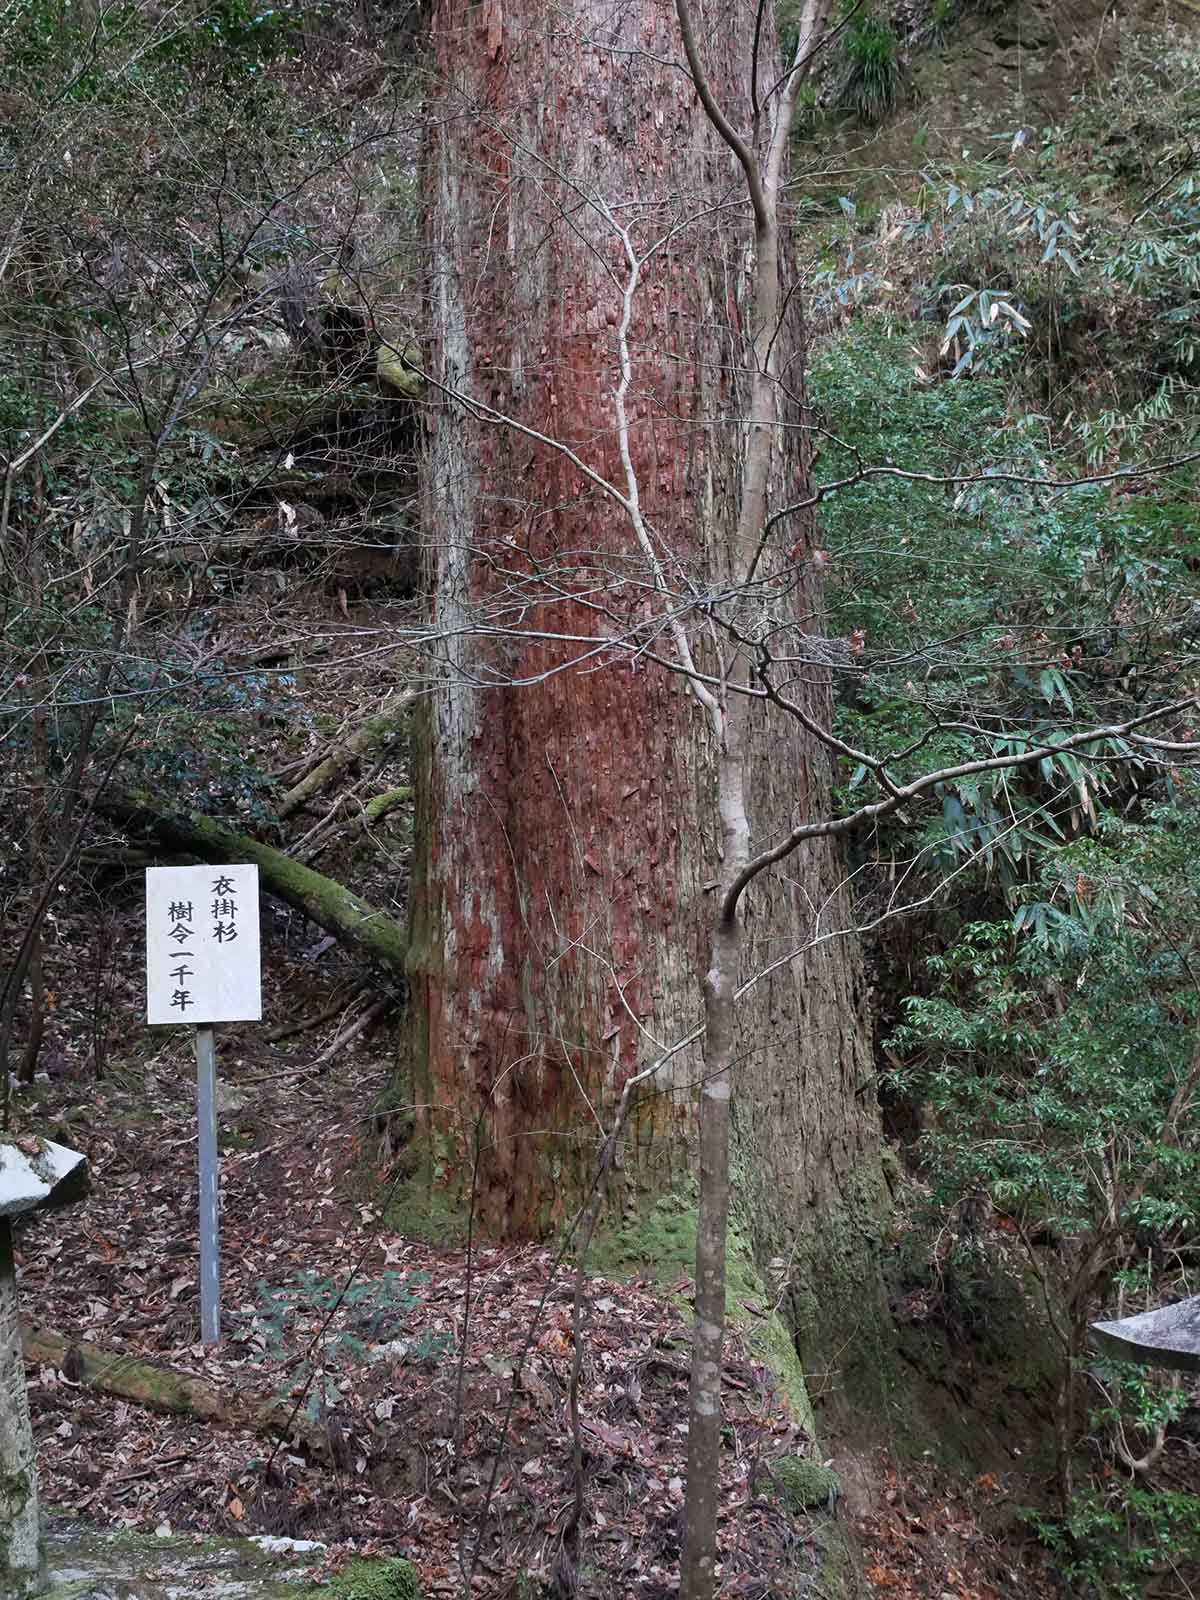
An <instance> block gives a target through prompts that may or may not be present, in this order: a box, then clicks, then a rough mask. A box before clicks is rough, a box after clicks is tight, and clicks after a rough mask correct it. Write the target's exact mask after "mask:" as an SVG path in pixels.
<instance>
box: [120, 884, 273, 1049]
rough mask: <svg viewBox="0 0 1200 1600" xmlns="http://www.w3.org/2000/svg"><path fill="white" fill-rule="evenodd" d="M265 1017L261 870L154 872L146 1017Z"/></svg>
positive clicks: (181, 1019) (148, 889)
mask: <svg viewBox="0 0 1200 1600" xmlns="http://www.w3.org/2000/svg"><path fill="white" fill-rule="evenodd" d="M261 1016H262V972H261V967H260V963H259V947H258V868H257V867H244V866H238V867H148V868H147V869H146V1020H147V1022H151V1023H161V1022H173V1023H177V1024H178V1023H181V1022H182V1023H187V1024H189V1025H192V1024H196V1023H206V1022H257V1021H258V1020H259V1018H260V1017H261Z"/></svg>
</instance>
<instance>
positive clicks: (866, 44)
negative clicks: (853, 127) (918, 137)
mask: <svg viewBox="0 0 1200 1600" xmlns="http://www.w3.org/2000/svg"><path fill="white" fill-rule="evenodd" d="M842 51H843V56H844V60H845V72H844V76H843V79H842V85H841V91H840V94H839V104H840V105H841V106H842V107H843V108H844V109H845V110H847V111H851V112H853V113H854V115H855V116H856V117H858V119H859V120H860V121H861V122H880V121H882V119H883V118H884V117H885V116H887V114H888V112H889V111H891V109H892V107H893V106H894V105H895V104H896V102H897V100H898V99H899V98H900V89H901V85H902V83H903V78H904V74H903V69H902V67H901V65H900V42H899V40H898V39H897V38H896V35H895V34H894V33H893V32H892V30H891V28H890V27H889V26H888V24H887V23H886V22H882V21H881V20H880V19H879V18H878V17H877V16H876V15H875V14H874V13H873V12H870V11H868V12H865V13H862V14H861V15H859V16H857V17H856V18H855V20H854V21H853V22H852V23H851V24H850V26H849V27H848V28H847V29H846V32H845V34H844V35H843V42H842Z"/></svg>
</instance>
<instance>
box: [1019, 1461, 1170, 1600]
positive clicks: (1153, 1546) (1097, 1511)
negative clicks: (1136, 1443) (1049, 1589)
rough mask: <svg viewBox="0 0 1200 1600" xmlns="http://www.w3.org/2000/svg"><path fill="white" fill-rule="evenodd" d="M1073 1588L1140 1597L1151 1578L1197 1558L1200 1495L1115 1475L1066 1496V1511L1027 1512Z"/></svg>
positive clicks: (1111, 1598)
mask: <svg viewBox="0 0 1200 1600" xmlns="http://www.w3.org/2000/svg"><path fill="white" fill-rule="evenodd" d="M1027 1520H1028V1522H1029V1523H1030V1524H1031V1525H1032V1527H1033V1528H1034V1530H1035V1531H1036V1533H1037V1534H1038V1537H1039V1538H1040V1539H1041V1540H1042V1541H1043V1543H1044V1544H1045V1545H1046V1547H1047V1549H1048V1550H1049V1551H1050V1554H1051V1557H1052V1559H1053V1561H1054V1564H1055V1566H1056V1567H1057V1568H1058V1570H1059V1572H1060V1573H1061V1575H1062V1577H1063V1578H1064V1579H1065V1580H1066V1581H1067V1582H1068V1583H1070V1584H1071V1585H1072V1587H1073V1591H1074V1592H1075V1593H1077V1594H1083V1595H1094V1596H1097V1597H1100V1600H1117V1597H1119V1600H1141V1597H1142V1596H1143V1595H1145V1594H1146V1593H1147V1592H1148V1590H1147V1583H1148V1582H1149V1581H1150V1580H1151V1579H1153V1578H1154V1577H1156V1576H1157V1577H1160V1578H1161V1577H1162V1576H1163V1575H1164V1574H1168V1573H1178V1572H1179V1571H1180V1570H1181V1569H1185V1568H1186V1567H1188V1566H1189V1565H1193V1564H1194V1563H1195V1562H1196V1561H1197V1560H1200V1496H1197V1495H1193V1494H1186V1493H1180V1492H1178V1491H1163V1490H1152V1489H1147V1488H1144V1487H1143V1486H1142V1485H1140V1484H1139V1483H1137V1482H1136V1481H1130V1480H1129V1479H1128V1478H1123V1477H1115V1478H1113V1479H1111V1480H1110V1481H1109V1483H1108V1484H1107V1486H1106V1487H1105V1488H1104V1489H1103V1490H1101V1489H1099V1488H1096V1487H1094V1486H1089V1487H1088V1488H1086V1489H1081V1490H1079V1491H1077V1492H1076V1494H1075V1495H1074V1496H1073V1498H1072V1501H1071V1505H1070V1507H1069V1509H1068V1511H1067V1513H1066V1514H1065V1515H1064V1516H1062V1517H1051V1516H1047V1515H1045V1514H1042V1513H1033V1512H1030V1513H1027Z"/></svg>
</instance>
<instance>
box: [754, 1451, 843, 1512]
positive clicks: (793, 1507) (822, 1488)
mask: <svg viewBox="0 0 1200 1600" xmlns="http://www.w3.org/2000/svg"><path fill="white" fill-rule="evenodd" d="M771 1477H772V1479H773V1480H774V1484H775V1492H776V1496H777V1498H778V1499H779V1502H780V1504H781V1505H784V1506H786V1507H787V1509H788V1510H789V1511H790V1512H792V1514H793V1515H794V1516H801V1515H803V1513H804V1512H806V1511H817V1510H821V1509H824V1510H832V1509H833V1506H834V1504H835V1503H836V1501H837V1497H838V1495H839V1494H841V1492H842V1480H841V1479H840V1478H839V1477H838V1475H837V1473H836V1472H834V1471H833V1470H832V1468H830V1467H822V1466H820V1465H819V1464H818V1463H817V1462H815V1461H807V1460H805V1458H804V1457H803V1456H784V1458H783V1460H782V1461H777V1462H776V1463H775V1465H774V1466H773V1467H772V1468H771Z"/></svg>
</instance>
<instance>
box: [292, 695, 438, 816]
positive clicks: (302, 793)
mask: <svg viewBox="0 0 1200 1600" xmlns="http://www.w3.org/2000/svg"><path fill="white" fill-rule="evenodd" d="M413 698H414V696H413V693H412V691H411V690H409V689H403V690H399V691H398V692H397V693H396V694H393V695H389V696H388V698H387V699H386V700H385V701H384V702H383V705H382V706H381V707H380V708H379V710H378V711H376V712H375V714H374V715H373V716H370V717H368V718H367V719H366V721H365V722H362V723H360V724H359V726H358V727H357V728H356V729H355V730H354V732H353V733H352V734H351V735H350V736H349V738H348V739H346V740H345V741H344V742H343V743H342V744H340V745H338V746H337V748H336V749H335V750H333V751H331V752H330V754H329V755H327V756H326V757H325V759H324V761H322V762H321V763H320V764H319V765H318V766H316V767H314V768H313V770H312V771H311V772H310V773H309V774H308V775H307V777H304V778H301V780H300V782H299V783H298V784H296V785H295V787H294V788H291V789H289V790H288V792H287V794H285V795H284V796H283V797H282V798H281V799H280V801H279V804H278V806H277V807H276V811H277V812H278V814H279V816H281V817H290V816H291V814H292V812H293V811H298V810H299V809H300V807H301V806H302V805H304V804H305V802H306V801H308V800H311V799H312V797H313V795H315V794H318V793H319V792H320V791H321V790H322V789H324V788H325V787H326V785H327V784H330V783H332V782H333V780H334V778H336V777H337V775H338V773H339V772H341V771H342V769H343V768H344V767H348V766H349V765H350V763H351V762H352V761H357V760H359V759H360V757H362V756H365V755H368V754H370V752H371V751H373V750H376V749H378V747H379V746H380V745H381V744H385V743H386V742H387V740H388V739H390V738H391V737H392V735H393V734H394V733H396V732H397V730H398V729H399V727H400V725H401V724H402V722H403V721H404V718H405V715H406V714H407V712H408V708H409V706H411V705H412V703H413Z"/></svg>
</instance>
